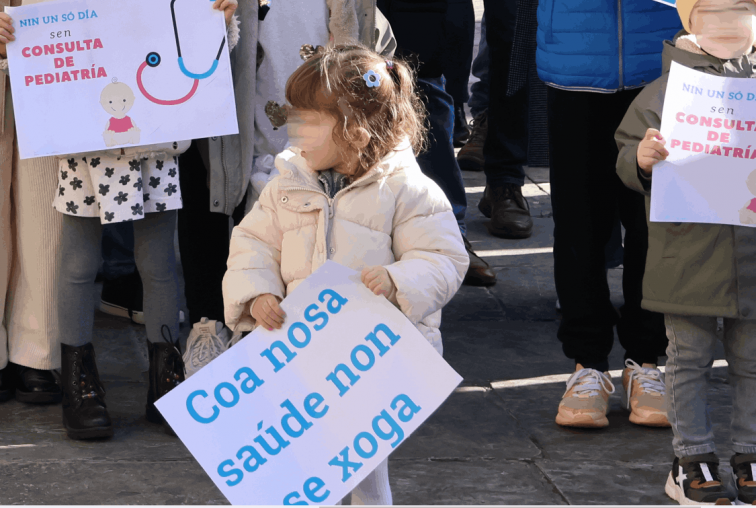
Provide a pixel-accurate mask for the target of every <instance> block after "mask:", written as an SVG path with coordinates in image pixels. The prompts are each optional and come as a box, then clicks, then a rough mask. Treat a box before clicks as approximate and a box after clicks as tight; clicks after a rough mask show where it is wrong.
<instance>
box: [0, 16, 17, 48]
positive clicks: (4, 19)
mask: <svg viewBox="0 0 756 508" xmlns="http://www.w3.org/2000/svg"><path fill="white" fill-rule="evenodd" d="M15 31H16V29H15V28H13V19H12V18H11V17H10V16H8V15H7V14H5V13H4V12H0V56H2V57H3V58H6V57H7V56H8V52H7V51H6V49H5V45H6V44H8V43H9V42H11V41H15V40H16V37H14V35H13V32H15Z"/></svg>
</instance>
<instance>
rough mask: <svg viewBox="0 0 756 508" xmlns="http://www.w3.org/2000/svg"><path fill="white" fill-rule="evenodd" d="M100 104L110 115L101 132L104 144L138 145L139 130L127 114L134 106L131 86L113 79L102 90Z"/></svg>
mask: <svg viewBox="0 0 756 508" xmlns="http://www.w3.org/2000/svg"><path fill="white" fill-rule="evenodd" d="M100 104H101V105H102V108H103V109H104V110H105V111H106V112H107V113H108V114H109V115H111V118H110V120H108V123H107V124H105V132H103V133H102V138H103V140H104V141H105V145H106V146H117V145H138V144H139V138H140V134H141V131H140V130H139V128H138V127H137V126H136V124H135V123H134V121H133V120H132V119H131V117H129V116H128V114H127V113H128V112H129V110H131V108H132V106H134V92H132V91H131V88H129V86H128V85H127V84H126V83H119V82H118V80H117V79H114V80H113V82H112V83H110V84H109V85H107V86H106V87H105V88H104V89H103V90H102V93H101V94H100Z"/></svg>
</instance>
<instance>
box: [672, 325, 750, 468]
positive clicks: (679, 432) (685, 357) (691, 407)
mask: <svg viewBox="0 0 756 508" xmlns="http://www.w3.org/2000/svg"><path fill="white" fill-rule="evenodd" d="M664 322H665V324H666V331H667V337H668V338H669V347H668V348H667V364H666V366H665V367H666V370H665V380H666V383H667V408H668V410H667V416H668V418H669V423H670V424H671V425H672V433H673V436H674V437H673V438H672V448H673V449H674V451H675V455H677V456H678V457H680V458H682V457H687V456H690V455H702V454H706V453H715V452H716V449H715V446H714V432H713V431H712V426H711V415H710V414H709V404H708V401H707V399H706V392H707V389H708V374H709V372H710V371H711V366H712V364H713V363H714V348H715V346H716V342H717V338H716V330H717V319H716V318H714V317H706V316H677V315H672V314H667V315H665V316H664ZM751 396H752V395H751Z"/></svg>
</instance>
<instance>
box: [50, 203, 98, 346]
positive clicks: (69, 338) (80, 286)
mask: <svg viewBox="0 0 756 508" xmlns="http://www.w3.org/2000/svg"><path fill="white" fill-rule="evenodd" d="M61 215H62V217H63V235H62V238H61V241H60V254H59V256H60V257H59V260H60V265H59V266H60V272H59V275H58V321H59V326H60V340H61V342H62V343H63V344H67V345H69V346H75V347H79V346H83V345H84V344H88V343H90V342H92V329H93V326H94V306H95V294H94V281H95V277H97V268H98V267H99V266H100V259H101V257H100V240H101V238H102V225H101V224H100V219H98V218H96V217H74V216H71V215H66V214H61Z"/></svg>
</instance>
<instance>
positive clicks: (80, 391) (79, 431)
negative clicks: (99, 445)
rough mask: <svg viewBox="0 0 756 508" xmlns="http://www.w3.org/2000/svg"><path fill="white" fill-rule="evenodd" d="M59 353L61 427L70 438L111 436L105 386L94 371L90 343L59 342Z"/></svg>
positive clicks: (93, 359) (111, 429)
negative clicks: (77, 344) (76, 344)
mask: <svg viewBox="0 0 756 508" xmlns="http://www.w3.org/2000/svg"><path fill="white" fill-rule="evenodd" d="M60 348H61V352H62V357H63V358H62V362H61V376H60V377H61V384H62V385H63V426H64V427H65V428H66V433H67V434H68V437H70V438H71V439H95V438H103V437H112V436H113V422H111V421H110V415H109V414H108V410H107V407H106V406H105V388H104V387H103V386H102V382H100V374H99V373H98V372H97V364H96V363H95V352H94V348H93V347H92V343H91V342H90V343H89V344H85V345H83V346H80V347H74V346H68V345H66V344H61V345H60Z"/></svg>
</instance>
